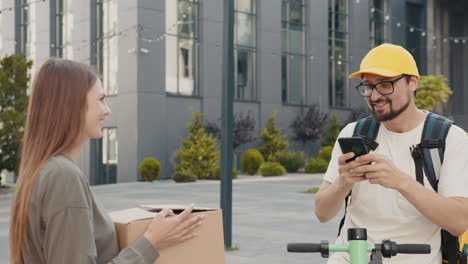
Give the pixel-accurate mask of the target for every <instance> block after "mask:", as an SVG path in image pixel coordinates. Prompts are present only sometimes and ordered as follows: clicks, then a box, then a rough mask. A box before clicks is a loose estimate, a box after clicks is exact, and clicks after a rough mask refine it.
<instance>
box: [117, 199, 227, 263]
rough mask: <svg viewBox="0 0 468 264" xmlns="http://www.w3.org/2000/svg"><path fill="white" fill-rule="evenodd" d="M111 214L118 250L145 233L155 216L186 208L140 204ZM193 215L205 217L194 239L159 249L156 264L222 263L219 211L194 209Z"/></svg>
mask: <svg viewBox="0 0 468 264" xmlns="http://www.w3.org/2000/svg"><path fill="white" fill-rule="evenodd" d="M141 207H142V208H131V209H126V210H121V211H115V212H112V213H111V217H112V219H113V220H114V223H115V228H116V231H117V236H118V239H119V248H120V249H123V248H126V247H128V246H130V245H131V244H132V243H133V242H135V241H136V240H137V239H138V238H139V237H140V236H142V235H143V233H144V232H145V231H146V228H147V227H148V225H149V223H150V222H151V220H152V218H153V217H154V215H155V214H156V212H159V211H161V210H162V209H164V208H170V209H172V210H173V211H174V213H176V214H178V213H180V212H181V211H183V209H184V208H185V207H184V206H180V205H143V206H141ZM192 214H204V215H205V218H204V220H203V224H202V225H201V226H200V227H199V228H198V230H197V233H198V236H196V237H195V238H193V239H190V240H188V241H186V242H184V243H182V244H179V245H176V246H173V247H170V248H166V249H162V250H159V254H160V256H159V258H158V260H156V262H155V264H224V262H225V261H224V238H223V221H222V215H221V210H220V209H210V208H197V207H195V208H194V210H193V211H192Z"/></svg>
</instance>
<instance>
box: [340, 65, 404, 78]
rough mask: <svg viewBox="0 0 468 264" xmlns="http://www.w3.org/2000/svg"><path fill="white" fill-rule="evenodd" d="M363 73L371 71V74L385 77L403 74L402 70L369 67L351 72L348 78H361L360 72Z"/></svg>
mask: <svg viewBox="0 0 468 264" xmlns="http://www.w3.org/2000/svg"><path fill="white" fill-rule="evenodd" d="M364 73H371V74H376V75H380V76H385V77H395V76H398V75H401V74H403V73H402V72H397V71H391V70H385V69H381V68H369V69H364V70H360V71H358V72H355V73H352V74H350V75H349V76H348V78H349V79H354V78H361V77H362V74H364Z"/></svg>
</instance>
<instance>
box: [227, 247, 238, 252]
mask: <svg viewBox="0 0 468 264" xmlns="http://www.w3.org/2000/svg"><path fill="white" fill-rule="evenodd" d="M237 250H239V247H238V246H235V247H229V248H226V251H228V252H231V251H237Z"/></svg>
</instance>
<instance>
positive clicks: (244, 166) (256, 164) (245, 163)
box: [240, 149, 265, 175]
mask: <svg viewBox="0 0 468 264" xmlns="http://www.w3.org/2000/svg"><path fill="white" fill-rule="evenodd" d="M264 161H265V160H264V159H263V156H262V154H261V153H260V151H258V150H256V149H248V150H247V151H245V152H244V154H242V157H241V164H240V166H241V170H242V171H244V172H245V173H247V174H248V175H255V174H257V172H258V169H259V168H260V166H261V165H262V164H263V162H264Z"/></svg>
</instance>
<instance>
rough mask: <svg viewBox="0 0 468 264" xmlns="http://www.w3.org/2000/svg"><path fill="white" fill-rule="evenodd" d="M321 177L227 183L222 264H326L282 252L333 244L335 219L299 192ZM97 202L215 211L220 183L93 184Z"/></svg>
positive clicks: (0, 214) (3, 199) (4, 240)
mask: <svg viewBox="0 0 468 264" xmlns="http://www.w3.org/2000/svg"><path fill="white" fill-rule="evenodd" d="M320 183H321V175H310V174H289V175H288V176H283V177H270V178H262V177H259V176H253V177H252V176H242V175H240V178H239V179H237V180H234V183H233V219H232V223H233V226H232V237H233V242H232V244H233V247H238V248H239V250H237V251H232V252H226V264H286V263H295V264H312V263H326V261H325V259H322V258H321V257H320V254H297V253H287V252H286V244H287V243H288V242H320V240H324V239H325V240H330V241H331V242H332V241H334V239H335V237H336V232H337V228H338V223H339V219H340V217H341V213H340V217H337V218H336V219H334V220H333V221H331V222H329V223H326V224H321V223H320V222H319V221H318V220H317V219H316V217H315V215H314V214H313V195H311V194H301V193H297V192H298V191H303V190H306V189H308V188H311V187H318V186H320ZM93 190H94V192H95V194H96V196H97V198H98V199H99V200H100V201H102V202H103V204H104V206H105V207H106V208H107V209H108V210H109V211H113V210H120V209H125V208H129V207H133V206H136V205H139V204H155V203H158V204H190V203H195V205H196V206H202V207H219V204H220V182H219V181H198V182H195V183H182V184H176V183H174V182H172V181H161V182H159V181H157V182H154V183H144V182H135V183H122V184H113V185H102V186H95V187H93ZM10 203H11V195H10V194H7V195H1V196H0V248H1V252H0V259H1V260H2V261H1V262H2V263H4V260H6V259H7V258H8V250H7V249H8V222H9V212H10Z"/></svg>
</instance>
